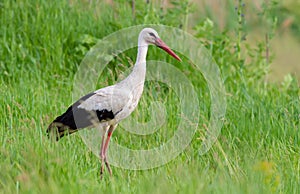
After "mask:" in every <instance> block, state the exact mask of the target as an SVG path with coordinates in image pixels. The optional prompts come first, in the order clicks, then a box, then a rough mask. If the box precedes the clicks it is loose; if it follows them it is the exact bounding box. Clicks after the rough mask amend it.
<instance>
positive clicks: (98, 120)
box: [46, 28, 182, 178]
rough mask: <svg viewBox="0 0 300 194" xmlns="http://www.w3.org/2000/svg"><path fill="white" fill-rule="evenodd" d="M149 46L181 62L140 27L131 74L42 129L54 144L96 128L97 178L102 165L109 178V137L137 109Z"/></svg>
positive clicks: (154, 34)
mask: <svg viewBox="0 0 300 194" xmlns="http://www.w3.org/2000/svg"><path fill="white" fill-rule="evenodd" d="M149 45H155V46H157V47H159V48H161V49H163V50H164V51H166V52H167V53H168V54H169V55H171V56H172V57H174V58H175V59H177V60H178V61H182V60H181V58H180V57H179V56H177V55H176V54H175V53H174V51H172V50H171V49H170V48H169V47H168V46H167V45H166V43H164V42H163V41H162V40H161V38H160V37H159V35H158V33H157V32H156V31H155V30H154V29H152V28H144V29H142V30H141V32H140V33H139V36H138V47H137V58H136V63H135V65H134V67H133V69H132V71H131V73H130V74H129V75H128V76H127V77H126V78H125V79H123V80H122V81H120V82H118V83H117V84H115V85H110V86H107V87H104V88H101V89H98V90H96V91H94V92H91V93H89V94H87V95H85V96H83V97H81V98H80V99H79V100H77V101H76V102H75V103H73V104H72V105H71V106H69V108H68V109H67V110H66V112H64V113H63V114H62V115H60V116H58V117H57V118H56V119H54V121H53V122H52V123H51V124H50V125H49V127H48V128H47V130H46V133H47V134H48V136H49V138H52V139H54V140H56V141H58V140H59V139H61V138H62V137H63V136H65V135H69V134H72V133H74V132H77V131H78V130H80V129H84V128H93V127H94V128H96V127H97V128H99V129H100V131H101V130H102V131H101V132H102V134H101V138H102V139H101V147H100V153H99V157H100V159H101V168H100V176H101V178H102V175H103V171H104V164H105V166H106V167H107V170H108V172H109V174H110V176H112V170H111V168H110V165H109V163H108V160H107V150H108V147H109V142H110V139H111V136H112V134H113V132H114V130H115V129H116V127H117V126H118V123H119V122H120V121H122V120H123V119H125V118H126V117H128V116H129V115H130V114H131V113H132V112H133V111H134V109H135V108H136V107H137V105H138V102H139V100H140V98H141V95H142V93H143V88H144V82H145V76H146V56H147V51H148V46H149Z"/></svg>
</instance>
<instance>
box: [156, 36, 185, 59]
mask: <svg viewBox="0 0 300 194" xmlns="http://www.w3.org/2000/svg"><path fill="white" fill-rule="evenodd" d="M155 45H156V46H157V47H159V48H161V49H163V50H165V51H166V52H167V53H169V54H170V55H171V56H172V57H174V58H175V59H177V60H178V61H181V59H180V58H179V57H178V56H177V55H176V54H175V53H174V52H173V51H172V50H171V49H170V48H169V47H168V46H167V45H166V43H164V42H163V41H162V40H161V39H160V38H156V40H155Z"/></svg>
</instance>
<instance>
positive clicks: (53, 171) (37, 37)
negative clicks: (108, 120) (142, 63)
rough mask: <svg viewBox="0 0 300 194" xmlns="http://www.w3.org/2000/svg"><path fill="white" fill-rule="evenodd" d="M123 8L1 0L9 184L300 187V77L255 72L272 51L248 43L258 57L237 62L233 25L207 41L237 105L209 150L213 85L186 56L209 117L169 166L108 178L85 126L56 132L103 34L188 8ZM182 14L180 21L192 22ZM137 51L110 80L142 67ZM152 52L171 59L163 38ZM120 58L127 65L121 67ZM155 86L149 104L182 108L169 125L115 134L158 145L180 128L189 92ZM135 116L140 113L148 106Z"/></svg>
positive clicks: (16, 187) (33, 187)
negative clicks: (205, 143)
mask: <svg viewBox="0 0 300 194" xmlns="http://www.w3.org/2000/svg"><path fill="white" fill-rule="evenodd" d="M114 6H116V7H117V8H116V7H112V6H109V5H106V4H104V3H99V4H95V5H93V4H89V3H87V2H79V1H78V2H77V1H70V3H68V1H58V0H57V1H56V0H55V1H43V0H39V1H33V0H24V1H16V2H12V1H8V0H2V1H0V20H1V25H0V75H1V77H0V90H1V93H0V96H1V97H0V117H1V120H0V133H1V134H0V142H1V147H0V168H1V169H0V192H1V193H84V192H85V193H106V192H109V193H299V192H300V188H299V182H300V161H299V153H300V146H299V145H300V132H299V130H300V124H299V121H300V99H299V94H300V93H299V86H298V84H297V82H296V79H294V78H291V79H289V80H286V81H285V82H283V83H282V84H281V85H280V84H269V83H265V82H263V80H264V77H263V76H258V77H255V79H254V78H253V77H254V73H253V72H257V73H258V74H260V73H262V74H263V72H262V71H263V70H264V69H265V67H263V68H261V69H260V68H259V67H257V66H255V64H256V62H260V65H261V64H264V63H263V62H264V59H263V57H261V56H262V55H263V54H262V53H263V50H262V51H261V50H259V49H251V50H250V49H249V52H250V54H251V53H252V54H255V55H253V57H252V60H251V61H250V62H248V63H247V64H246V62H245V61H243V60H241V58H239V59H238V61H237V53H234V52H232V49H231V48H233V46H232V45H234V44H236V42H234V41H235V40H234V39H230V38H228V36H227V35H226V34H222V33H221V34H218V35H214V34H209V33H210V32H207V36H208V35H210V36H209V37H208V38H207V39H209V40H210V39H211V40H213V42H214V44H208V45H209V47H208V48H209V49H210V51H211V52H212V54H213V56H214V57H215V59H216V61H217V62H218V64H219V65H220V69H221V71H222V75H223V78H224V80H225V81H224V83H225V87H226V91H227V113H226V117H225V120H224V126H223V128H222V132H221V134H220V136H219V138H218V141H217V142H216V143H215V144H214V145H213V147H212V148H211V149H210V150H209V151H208V152H207V153H206V154H204V155H199V153H198V149H199V147H200V145H201V137H202V135H203V131H204V130H205V129H206V128H205V124H206V120H207V119H208V118H209V102H210V100H209V91H208V89H207V88H206V86H205V84H204V83H205V82H204V80H203V78H201V77H200V78H199V74H200V73H201V72H198V71H197V70H196V69H194V68H193V66H192V65H191V64H189V63H188V61H184V62H185V63H184V64H183V65H182V64H175V65H176V66H177V67H178V68H179V69H180V70H181V71H182V72H184V73H185V74H186V75H188V76H189V78H190V79H191V80H192V82H193V84H194V87H195V88H196V90H197V92H200V94H201V95H200V96H199V102H200V104H199V106H200V109H201V112H202V115H201V119H200V120H201V121H200V123H199V127H198V130H197V131H196V133H195V136H194V139H193V141H192V142H191V144H190V145H189V146H188V147H187V148H186V149H185V150H184V152H183V153H181V154H180V155H179V156H178V157H177V158H175V159H174V160H173V161H171V162H169V163H168V164H166V165H164V166H161V167H158V168H154V169H150V170H145V171H131V170H125V169H122V168H117V167H113V173H114V175H113V177H112V178H110V177H109V176H108V174H107V173H106V174H105V177H104V179H103V180H102V181H100V180H99V167H100V163H99V159H98V158H97V157H96V156H95V155H93V154H92V153H91V151H89V149H88V148H87V147H86V146H85V145H84V143H83V142H82V140H81V138H80V136H79V135H78V134H76V135H72V136H69V137H67V138H64V139H62V140H61V141H60V142H58V143H53V142H51V141H49V140H48V139H47V137H46V134H45V130H46V128H47V126H48V124H49V123H50V122H51V121H52V120H53V119H54V118H55V116H57V115H59V114H61V113H62V112H63V111H64V110H65V109H66V108H67V106H68V105H70V104H71V103H72V98H71V94H72V85H73V77H74V74H75V72H76V70H77V68H78V65H79V64H80V61H81V60H82V59H83V57H84V55H85V53H86V52H87V51H88V50H89V48H90V47H91V46H92V45H93V44H95V41H96V39H95V38H94V37H97V39H100V38H102V37H104V36H105V35H108V34H110V33H112V32H114V31H116V30H118V29H121V28H123V27H127V26H130V25H135V24H142V23H145V22H146V23H157V22H158V21H161V23H162V24H168V20H170V18H174V17H175V16H178V15H179V14H183V15H184V14H185V13H181V12H180V13H179V10H180V9H178V6H180V3H179V5H176V6H175V7H174V8H172V9H171V11H168V10H167V11H166V12H160V11H159V10H157V9H156V8H155V7H152V6H150V5H146V6H143V4H142V3H140V4H139V3H137V5H136V6H137V10H136V12H135V16H133V15H130V14H128V13H131V5H130V4H125V6H122V4H121V3H118V2H115V5H114ZM157 14H159V15H160V17H161V20H159V19H158V18H157V17H158V16H157ZM144 15H145V16H144ZM125 16H127V17H125ZM182 18H186V17H182ZM172 22H174V21H172ZM178 22H179V23H172V25H173V26H176V27H177V26H180V24H181V23H180V22H184V21H178ZM183 26H185V25H183ZM203 26H204V24H203ZM203 36H205V34H204V35H202V36H201V37H199V41H203ZM204 38H205V37H204ZM238 41H239V40H238ZM221 42H222V44H221ZM203 43H204V44H207V42H206V41H204V42H203ZM219 43H220V44H219ZM241 44H243V43H241ZM227 47H229V48H227ZM259 48H261V47H259ZM241 49H243V47H241ZM245 49H247V47H246V48H245ZM246 51H248V50H246ZM135 52H136V51H135V50H129V51H127V52H125V53H124V54H123V55H120V56H119V57H117V58H115V59H114V61H113V62H112V63H111V64H110V65H109V66H108V67H107V68H106V69H105V70H104V72H107V73H104V75H103V78H100V81H101V82H100V83H99V86H105V85H107V84H111V83H114V82H115V81H116V80H117V78H116V77H117V76H116V75H118V74H119V73H121V72H122V71H124V70H126V69H128V68H129V67H130V66H131V65H132V63H129V62H127V58H128V57H130V58H131V59H132V60H134V58H135ZM239 56H240V57H242V56H243V55H240V53H239ZM150 57H151V59H156V58H157V59H160V60H162V61H164V60H167V57H166V55H165V54H159V52H158V51H157V49H155V48H150V54H149V58H150ZM241 62H242V63H243V64H244V66H240V64H241ZM119 63H123V64H124V65H123V66H117V65H116V64H119ZM236 64H239V65H236ZM241 68H243V69H241ZM241 80H242V81H241ZM156 84H157V83H153V84H151V83H148V84H147V88H146V93H145V95H143V98H142V101H141V102H142V103H141V105H139V107H138V110H141V109H143V108H144V107H145V106H147V105H148V104H149V103H150V100H152V99H155V97H156V96H155V95H158V96H160V97H158V100H163V101H164V102H166V104H167V111H169V112H173V111H174V110H175V111H174V112H175V113H174V114H171V115H170V118H168V120H169V121H170V122H169V123H170V124H169V125H170V126H164V128H163V130H162V132H161V133H159V134H156V137H154V138H153V137H152V138H149V139H148V138H147V139H146V140H143V141H142V142H141V140H140V138H139V137H138V136H137V137H136V136H134V135H128V136H127V134H126V132H125V131H124V130H123V129H122V128H118V129H117V131H116V133H115V134H114V139H113V141H120V143H122V144H123V145H124V146H127V147H131V148H136V149H140V148H143V147H145V146H149V147H151V146H153V145H154V146H155V145H159V142H158V141H166V140H167V139H168V138H169V137H170V136H171V135H172V133H173V132H174V131H172V129H173V127H172V126H176V124H177V123H176V120H177V119H178V118H177V116H176V103H177V102H178V99H177V98H176V97H175V96H174V94H172V92H171V91H165V92H159V90H157V87H158V86H157V85H156ZM160 87H163V86H161V85H160ZM149 92H150V93H151V92H152V96H151V95H150V97H149V95H146V94H149ZM138 110H137V111H138ZM142 113H143V112H142ZM146 113H147V111H146ZM133 116H134V117H138V112H136V113H135V114H134V115H133ZM139 119H141V118H139ZM143 119H144V118H143ZM171 121H174V122H173V123H172V122H171ZM144 141H145V142H146V144H147V145H145V144H144V143H145V142H144Z"/></svg>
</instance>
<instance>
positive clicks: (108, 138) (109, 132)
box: [104, 125, 117, 176]
mask: <svg viewBox="0 0 300 194" xmlns="http://www.w3.org/2000/svg"><path fill="white" fill-rule="evenodd" d="M116 127H117V125H111V126H110V127H109V129H108V131H107V138H106V140H105V144H104V162H105V165H106V167H107V170H108V172H109V174H110V176H111V175H112V171H111V168H110V165H109V163H108V161H107V156H106V154H107V149H108V145H109V141H110V138H111V135H112V133H113V132H114V130H115V128H116Z"/></svg>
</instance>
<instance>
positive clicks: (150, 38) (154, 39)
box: [139, 28, 181, 61]
mask: <svg viewBox="0 0 300 194" xmlns="http://www.w3.org/2000/svg"><path fill="white" fill-rule="evenodd" d="M140 41H142V42H145V43H146V44H153V45H155V46H157V47H159V48H161V49H163V50H164V51H166V52H167V53H169V54H170V55H171V56H172V57H174V58H175V59H177V60H178V61H181V59H180V58H179V57H178V56H177V55H176V54H175V53H174V52H173V51H172V50H171V49H170V48H169V47H168V46H167V45H166V43H164V42H163V41H162V40H161V39H160V37H159V36H158V33H157V32H156V31H155V30H154V29H152V28H144V29H143V30H142V31H141V32H140V35H139V42H140Z"/></svg>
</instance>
